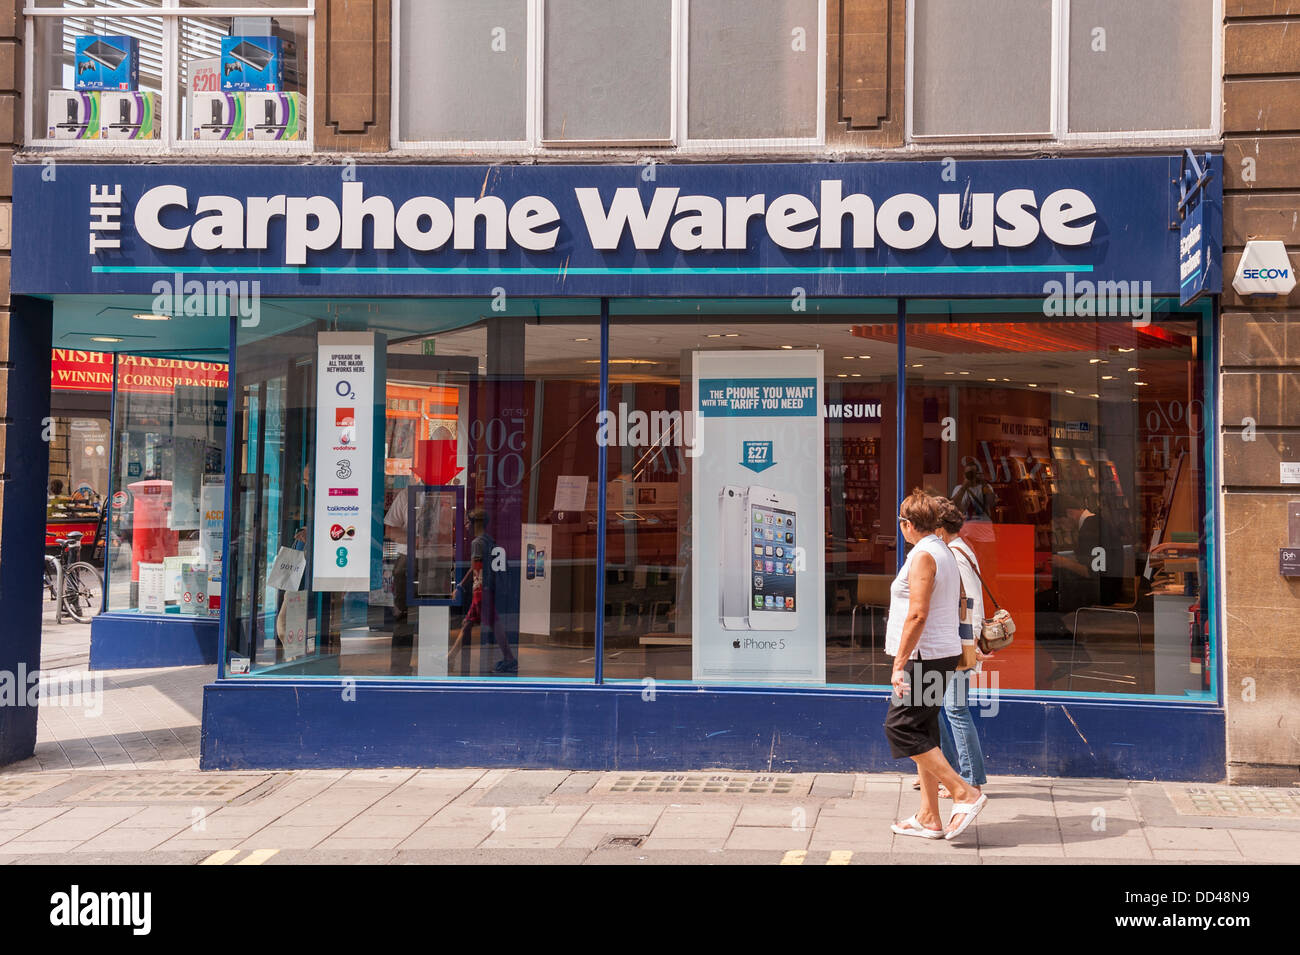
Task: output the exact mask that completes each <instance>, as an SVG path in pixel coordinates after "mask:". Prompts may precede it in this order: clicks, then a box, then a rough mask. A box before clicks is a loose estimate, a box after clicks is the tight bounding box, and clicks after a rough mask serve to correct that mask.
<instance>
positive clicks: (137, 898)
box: [50, 885, 153, 935]
mask: <svg viewBox="0 0 1300 955" xmlns="http://www.w3.org/2000/svg"><path fill="white" fill-rule="evenodd" d="M152 912H153V893H151V892H83V891H81V887H80V886H77V885H74V886H72V888H70V889H69V890H68V891H67V892H55V893H54V894H53V895H51V896H50V924H51V925H57V926H68V927H73V926H79V925H126V926H130V928H131V934H132V935H148V934H149V932H150V930H151V929H152V927H153V915H152Z"/></svg>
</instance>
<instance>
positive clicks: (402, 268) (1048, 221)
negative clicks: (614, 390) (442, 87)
mask: <svg viewBox="0 0 1300 955" xmlns="http://www.w3.org/2000/svg"><path fill="white" fill-rule="evenodd" d="M1180 162H1181V160H1180V157H1178V156H1125V157H1107V158H1069V159H1012V160H962V161H960V162H957V163H956V164H955V165H954V164H953V163H951V162H948V163H944V162H879V163H784V164H764V163H748V164H705V163H697V164H681V165H660V166H657V167H656V171H655V176H654V178H653V179H651V180H649V181H647V180H646V178H645V177H644V173H645V167H644V166H642V165H604V166H556V165H541V166H537V165H533V166H525V165H497V166H455V165H442V166H412V165H399V164H392V165H376V166H349V167H347V168H346V169H343V168H340V167H330V166H324V165H270V164H267V165H255V166H252V165H233V164H220V165H211V166H199V165H182V164H174V165H154V164H150V165H143V164H129V165H128V164H121V165H91V164H76V163H63V162H61V163H60V164H59V167H58V175H57V177H48V179H47V177H45V176H43V175H42V173H43V171H44V169H45V167H43V166H41V165H37V164H19V165H17V166H16V167H15V169H14V179H15V183H14V213H13V218H14V230H15V239H14V252H13V270H12V290H13V291H14V292H15V293H27V294H57V293H69V294H72V293H79V294H114V293H132V294H153V295H158V294H160V293H159V292H158V291H157V290H156V289H157V286H158V285H159V284H160V283H161V284H162V285H163V286H164V287H165V288H171V284H170V283H173V282H174V281H175V276H176V275H177V274H180V275H181V276H183V278H184V279H185V281H186V282H187V283H188V282H189V281H190V280H195V279H197V280H203V281H208V282H214V283H220V282H231V281H256V282H258V283H260V286H259V291H260V294H261V295H264V296H312V297H315V296H340V295H346V296H357V297H362V296H396V295H476V296H477V295H496V294H500V293H501V292H504V293H506V294H526V295H534V296H536V295H557V296H579V295H584V296H585V295H656V296H669V295H726V296H737V295H739V296H782V297H787V296H792V297H795V298H798V297H800V296H808V297H811V296H879V295H925V296H953V295H980V296H1003V295H1042V294H1045V293H1044V285H1045V283H1047V282H1050V281H1059V280H1060V279H1061V278H1062V277H1063V276H1065V275H1066V274H1070V273H1073V274H1075V275H1077V276H1078V277H1079V278H1085V277H1086V278H1087V279H1089V280H1091V281H1097V282H1102V281H1109V282H1115V281H1127V282H1133V281H1144V282H1145V281H1150V282H1151V288H1152V290H1153V292H1154V294H1157V295H1173V294H1177V292H1178V291H1179V286H1180V278H1179V237H1178V234H1177V233H1176V232H1174V231H1172V230H1171V229H1170V228H1169V223H1170V221H1171V219H1173V218H1175V216H1174V206H1175V205H1176V203H1177V201H1178V198H1179V195H1178V191H1177V189H1176V188H1175V186H1174V185H1173V183H1175V182H1176V181H1177V180H1178V179H1179V176H1180ZM1207 168H1208V169H1209V170H1211V172H1212V173H1213V174H1212V175H1210V176H1209V177H1208V178H1207V182H1206V184H1205V185H1204V188H1203V192H1205V194H1206V196H1207V198H1208V199H1209V200H1210V202H1211V203H1212V204H1214V203H1217V202H1218V201H1219V196H1220V194H1221V190H1222V176H1221V168H1222V159H1221V157H1210V158H1209V159H1208V166H1207ZM344 172H346V173H347V175H344ZM1203 230H1204V231H1203V237H1204V239H1205V241H1207V242H1209V243H1211V244H1213V243H1214V242H1217V241H1218V236H1217V227H1216V226H1215V225H1214V224H1213V223H1211V224H1210V225H1209V227H1208V228H1206V227H1203ZM1211 288H1212V286H1211Z"/></svg>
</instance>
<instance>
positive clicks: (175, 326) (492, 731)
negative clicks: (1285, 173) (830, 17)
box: [13, 156, 1224, 779]
mask: <svg viewBox="0 0 1300 955" xmlns="http://www.w3.org/2000/svg"><path fill="white" fill-rule="evenodd" d="M1210 169H1211V170H1212V172H1213V175H1212V177H1211V185H1210V187H1208V188H1209V192H1208V193H1207V194H1205V195H1203V196H1202V198H1201V203H1202V204H1203V208H1202V209H1201V210H1200V213H1199V214H1201V215H1206V224H1205V227H1204V230H1203V231H1204V232H1205V233H1207V234H1208V238H1209V242H1208V244H1209V245H1214V244H1215V243H1217V242H1218V238H1217V235H1215V234H1214V233H1215V229H1214V225H1213V223H1214V221H1215V219H1214V216H1213V214H1212V210H1213V209H1214V208H1215V207H1216V205H1217V203H1218V195H1219V192H1218V190H1219V186H1218V180H1217V176H1218V165H1217V159H1216V160H1213V161H1212V162H1211V165H1210ZM16 175H18V176H19V178H20V180H22V181H23V184H24V185H25V186H27V188H25V189H23V190H21V191H19V195H20V196H25V197H27V198H26V199H25V200H23V199H20V200H19V207H18V209H17V210H16V213H15V228H16V229H18V230H20V231H19V236H20V237H22V238H23V242H22V243H21V244H20V243H19V242H18V241H16V242H15V249H16V251H15V263H14V279H13V282H14V288H15V291H16V292H18V293H20V294H21V295H23V296H28V297H30V298H26V299H19V300H18V302H19V306H17V307H16V309H15V314H16V318H15V320H22V319H21V316H20V315H19V313H18V308H20V307H22V306H23V303H24V302H34V301H35V300H36V299H39V298H45V299H50V300H52V311H53V326H54V340H55V342H56V343H58V342H61V341H63V342H68V343H70V344H69V347H72V343H75V342H76V336H78V335H84V334H88V333H89V332H90V331H92V329H91V327H90V325H89V324H88V321H89V320H90V319H91V318H93V319H94V321H95V322H96V323H98V324H99V325H100V326H101V333H102V326H103V321H104V319H103V317H102V316H103V314H104V310H106V309H113V310H114V314H116V315H120V318H117V319H115V321H116V322H117V325H115V326H114V327H115V328H116V329H117V331H113V332H110V335H111V336H113V337H121V338H124V339H127V342H125V343H124V344H123V345H122V346H121V347H122V348H123V349H126V348H127V347H128V344H129V342H130V339H129V336H130V335H131V334H134V333H136V332H138V330H139V328H141V327H145V326H143V325H141V323H142V322H144V321H146V319H144V318H142V316H146V315H148V316H152V317H153V318H155V319H156V320H155V321H153V323H152V324H150V325H148V328H149V332H148V334H149V335H152V336H156V340H155V341H154V342H153V343H152V346H151V347H150V348H148V349H144V348H141V347H139V345H138V343H137V344H136V345H135V346H133V347H131V351H132V353H133V354H132V358H131V360H132V361H138V360H139V358H140V356H141V355H142V354H144V353H146V352H147V353H150V354H153V355H162V354H163V353H164V352H167V353H169V354H170V355H171V356H173V357H176V356H182V357H187V358H189V359H190V360H196V359H198V358H199V357H200V356H204V357H205V358H206V360H208V361H211V362H214V363H220V364H221V370H220V376H219V377H220V381H218V380H217V377H218V376H217V373H216V372H215V371H213V372H212V380H210V381H206V382H205V383H204V388H205V389H206V390H203V391H202V392H201V393H193V394H190V393H185V394H183V393H182V392H183V389H181V388H176V389H174V390H173V392H172V393H171V394H170V397H169V401H168V407H167V408H166V409H161V408H154V407H152V406H148V405H145V406H142V407H140V408H138V409H132V410H130V411H122V412H121V413H120V414H119V415H118V416H117V418H115V424H114V430H115V434H116V433H117V431H118V430H119V429H122V433H123V434H125V435H129V437H121V436H118V437H115V439H114V441H113V443H112V446H113V448H114V449H115V450H114V453H115V454H116V455H117V457H116V459H115V461H114V462H113V464H112V473H113V475H114V483H113V485H112V488H113V493H114V494H115V495H117V494H120V493H122V492H123V491H126V492H130V494H131V506H132V508H133V519H134V523H133V528H140V527H144V528H151V529H152V530H150V531H148V532H147V533H146V535H145V536H146V538H147V540H146V542H145V544H146V545H148V546H150V547H153V546H155V545H156V549H157V550H158V555H161V559H154V558H155V557H156V556H158V555H154V554H153V552H152V551H150V553H148V554H143V555H142V556H143V559H141V560H137V559H136V556H137V555H136V553H135V549H134V535H133V538H132V542H131V545H130V548H128V545H127V544H126V543H124V542H123V539H122V538H121V537H120V536H119V537H118V538H114V537H113V536H112V531H111V524H110V534H109V538H110V541H112V540H116V541H117V542H118V545H119V550H118V553H117V555H116V556H112V555H110V576H109V607H110V611H111V610H112V609H113V607H114V603H115V601H116V603H117V606H118V607H119V608H121V609H122V610H124V611H126V612H127V613H135V614H136V615H137V617H138V618H139V619H140V620H141V621H144V620H149V621H164V622H165V621H166V618H167V617H168V616H169V614H168V607H167V602H166V594H167V593H168V590H167V582H166V578H167V575H168V574H169V573H175V572H176V571H179V588H180V589H179V593H181V594H182V595H183V594H185V593H187V592H188V593H191V594H192V593H195V592H198V588H199V587H202V588H203V592H204V593H205V594H207V595H209V601H208V604H207V606H208V608H209V609H210V610H212V611H216V612H217V613H219V614H220V616H219V617H214V618H211V619H213V620H217V621H219V627H220V630H219V644H220V648H219V653H218V657H219V674H218V678H217V679H216V681H215V682H214V683H213V684H211V685H210V686H209V687H208V688H207V689H206V692H205V701H204V748H203V765H204V766H205V767H209V768H259V767H290V766H389V765H511V766H564V767H572V768H593V769H595V768H620V769H691V768H701V767H709V766H721V767H730V768H739V769H750V770H762V771H776V770H781V771H796V770H814V769H844V770H849V769H872V768H876V769H879V768H886V767H889V766H892V765H893V763H892V761H891V760H890V759H889V756H888V752H887V748H886V746H885V743H884V737H883V733H882V732H881V729H880V725H881V722H882V720H883V718H884V714H885V712H886V708H887V706H888V697H889V691H888V674H889V668H890V660H889V658H888V657H887V656H886V654H885V653H884V650H883V643H884V632H885V626H886V624H885V611H886V609H887V606H888V603H889V584H890V582H891V581H892V579H893V577H894V574H895V573H896V571H897V569H898V567H899V566H900V564H901V561H902V559H903V557H904V555H905V551H904V548H905V546H906V545H905V542H904V541H903V540H902V537H901V536H900V533H899V529H898V525H897V523H896V514H897V507H898V504H899V501H900V500H901V498H902V497H903V496H905V495H906V494H907V493H909V492H910V491H911V490H912V489H913V488H917V487H920V488H924V489H926V490H928V491H931V492H933V493H936V494H943V495H946V496H949V497H951V498H952V499H953V501H954V502H955V503H956V504H957V505H958V507H959V509H960V510H961V511H962V512H963V514H964V516H965V518H966V526H965V528H964V530H963V537H964V538H965V540H966V541H967V542H968V543H969V544H970V545H971V546H972V548H973V549H974V550H975V552H976V554H977V555H978V557H979V560H980V563H981V566H982V567H983V568H984V576H985V582H986V584H987V587H988V591H989V593H990V595H992V597H993V598H994V599H995V600H996V601H997V602H998V604H999V605H1000V606H1003V607H1005V608H1006V609H1007V610H1009V611H1010V613H1011V614H1012V615H1013V617H1014V619H1015V621H1016V624H1017V633H1016V639H1015V642H1014V643H1013V644H1012V645H1011V646H1009V647H1007V648H1005V649H1004V650H1001V651H999V652H998V653H996V654H995V655H994V656H993V657H992V658H990V659H989V660H988V661H987V662H986V664H985V666H984V669H983V671H982V673H981V674H980V677H979V680H978V681H977V686H978V689H977V693H976V701H975V706H976V709H977V711H978V712H979V713H980V714H981V716H982V717H984V718H983V719H981V720H979V721H978V723H979V728H980V731H981V735H982V737H983V738H984V740H985V748H986V752H987V754H988V759H989V761H990V764H991V765H994V766H998V767H999V768H1000V769H1001V770H1002V771H1006V772H1026V773H1051V774H1061V775H1081V776H1082V775H1088V776H1096V775H1106V776H1118V777H1147V778H1151V777H1163V778H1171V779H1217V778H1221V777H1222V775H1223V768H1224V717H1223V708H1222V687H1221V681H1220V677H1219V674H1220V672H1221V667H1222V659H1221V653H1222V647H1221V630H1220V621H1219V620H1218V612H1219V611H1218V608H1219V604H1218V599H1217V595H1216V583H1217V578H1218V575H1217V573H1216V568H1217V566H1218V563H1217V562H1218V556H1217V550H1216V527H1217V514H1216V508H1215V504H1216V496H1215V495H1216V491H1215V488H1216V486H1217V484H1216V482H1217V475H1216V461H1217V459H1216V457H1215V448H1214V446H1213V439H1212V437H1211V436H1212V435H1213V433H1214V431H1213V423H1214V414H1215V395H1216V391H1217V374H1216V367H1217V366H1216V358H1215V354H1214V341H1215V337H1214V333H1215V327H1216V323H1217V314H1216V312H1215V306H1214V298H1213V295H1214V293H1216V292H1217V291H1218V287H1217V282H1218V276H1217V269H1210V268H1209V266H1210V265H1212V264H1213V263H1212V262H1211V261H1210V259H1208V258H1207V259H1206V260H1205V261H1204V265H1205V266H1206V268H1205V271H1206V272H1207V273H1210V272H1213V274H1212V275H1210V277H1209V280H1208V281H1207V282H1206V283H1205V285H1204V291H1205V293H1206V294H1204V295H1202V296H1201V297H1199V298H1198V299H1196V300H1195V301H1190V300H1189V299H1191V298H1192V296H1190V295H1187V294H1185V293H1186V292H1187V289H1186V288H1185V286H1186V283H1187V282H1189V281H1193V280H1194V277H1193V278H1189V274H1188V272H1187V271H1186V270H1184V269H1181V268H1180V263H1181V262H1182V261H1184V258H1183V257H1181V256H1180V230H1179V228H1178V227H1179V219H1180V215H1179V210H1178V205H1179V198H1180V194H1179V189H1178V181H1179V179H1180V178H1181V176H1182V163H1181V160H1180V158H1179V157H1163V156H1162V157H1117V158H1090V159H1068V160H1066V159H1063V160H1014V161H969V162H966V161H963V162H960V163H955V164H954V163H951V162H948V161H945V162H936V163H920V162H918V163H902V162H892V163H876V164H850V163H846V164H834V165H820V164H792V165H711V166H586V167H522V166H521V167H504V166H494V167H490V168H489V167H445V166H444V167H412V166H372V167H341V168H340V167H334V168H330V167H320V166H316V167H305V166H260V167H236V166H211V167H161V168H160V167H152V168H149V169H147V170H146V169H143V168H141V167H134V166H98V167H76V166H73V167H70V168H67V169H65V168H64V167H61V168H60V173H59V178H60V188H59V190H58V192H57V194H52V195H51V196H49V197H47V198H46V200H44V202H43V206H42V207H43V208H44V209H46V210H47V211H46V213H45V215H47V216H52V217H53V221H54V222H55V228H54V229H52V230H50V233H51V234H49V235H46V234H45V231H46V230H47V229H49V227H48V226H45V227H44V228H43V229H42V230H41V232H40V233H38V232H37V230H36V228H35V225H34V221H33V217H34V208H35V205H34V204H35V201H36V199H35V197H36V196H37V195H39V192H40V190H41V188H42V186H41V183H40V182H39V169H38V168H35V169H34V168H32V167H26V168H20V169H19V170H18V171H17V173H16ZM69 182H71V183H72V185H71V187H69V186H68V185H67V183H69ZM106 197H107V198H106ZM24 202H26V203H28V204H29V205H27V206H24ZM1207 212H1208V213H1210V214H1208V215H1207ZM88 213H89V214H90V218H89V222H90V229H91V234H92V237H98V240H99V241H93V242H92V246H91V247H92V252H91V253H90V255H89V257H87V255H86V254H85V252H84V251H83V249H84V246H83V245H79V246H78V249H77V252H76V253H75V254H73V253H72V252H71V251H69V249H68V248H66V246H68V245H70V243H67V242H66V241H65V240H64V239H63V238H60V236H61V235H70V234H78V235H81V234H84V231H85V229H86V224H87V221H88V219H87V214H88ZM104 222H113V223H115V224H116V225H118V226H120V228H117V229H111V230H106V229H102V228H101V231H99V232H96V228H97V226H96V223H100V224H101V226H102V223H104ZM1184 231H1186V230H1184ZM110 232H111V237H110V241H113V242H115V244H111V245H105V244H104V243H103V241H102V240H103V239H104V238H105V237H106V236H110ZM20 249H21V251H20ZM1182 251H1184V252H1185V248H1184V249H1183V250H1182ZM1214 254H1215V257H1216V258H1217V249H1216V250H1215V253H1214ZM1180 293H1184V294H1180ZM1184 302H1186V304H1183V303H1184ZM32 314H33V315H36V314H38V310H37V309H35V308H33V309H32ZM164 316H165V320H163V317H164ZM33 320H34V319H33ZM125 360H126V358H125V356H123V355H119V357H118V365H119V367H120V366H121V365H122V363H123V362H124V361H125ZM227 385H228V387H227ZM218 399H219V400H218ZM118 400H119V402H120V401H121V400H122V396H121V393H120V391H119V395H118ZM217 405H220V408H219V409H218V407H217ZM119 411H121V409H120V408H119ZM164 411H165V412H166V413H164ZM118 419H120V420H121V423H118ZM164 419H165V420H164ZM128 421H134V422H137V424H135V425H127V424H126V422H128ZM163 432H166V436H165V440H164V438H163V436H162V435H163ZM150 435H154V439H150V437H149V436H150ZM137 436H139V437H138V438H137ZM151 440H152V443H151ZM151 449H152V450H151ZM133 461H136V462H138V463H139V473H138V474H133V473H132V472H131V470H130V468H131V464H132V462H133ZM124 468H125V470H124ZM146 471H147V473H146ZM164 482H170V483H169V484H168V486H167V487H166V488H162V487H161V485H162V484H163V483H164ZM155 483H157V484H158V485H159V486H160V490H158V491H152V490H150V488H151V487H152V486H153V485H154V484H155ZM218 495H219V496H220V508H219V512H220V514H221V517H220V519H219V520H217V521H215V522H207V521H205V516H206V515H208V514H209V513H216V512H217V511H218V508H217V507H216V506H215V505H216V503H217V497H218ZM163 496H169V500H168V501H163V500H161V497H163ZM191 498H193V499H194V500H192V501H191ZM178 500H181V501H182V503H180V504H178V503H177V502H178ZM186 502H188V503H186ZM114 503H116V499H114ZM154 505H156V506H157V509H158V510H159V514H160V515H161V516H159V517H157V518H151V517H149V516H148V515H149V508H150V506H154ZM191 505H192V506H191ZM142 508H143V509H142ZM191 510H192V511H194V516H196V517H197V523H196V524H195V526H193V527H191V526H190V523H193V522H190V521H189V517H190V511H191ZM181 512H184V515H183V516H178V515H180V513H181ZM142 514H143V515H144V516H143V517H142V516H141V515H142ZM114 515H116V512H114ZM111 520H112V518H110V521H111ZM142 521H143V522H144V523H143V524H142V523H141V522H142ZM218 531H219V533H218ZM135 534H137V535H138V534H139V531H138V530H136V531H135ZM150 535H152V536H150ZM154 537H158V538H160V539H159V540H157V541H154V540H153V538H154ZM173 537H175V538H176V539H175V540H174V541H173V540H172V538H173ZM218 538H219V539H220V544H219V545H218V542H217V541H218ZM151 542H152V543H151ZM141 546H145V545H141ZM128 549H129V554H128ZM179 557H185V558H187V559H186V560H185V561H183V562H181V561H178V560H177V558H179ZM168 559H171V560H172V561H173V563H175V564H176V566H175V567H168V564H167V560H168ZM160 576H161V577H162V578H164V579H163V581H162V582H161V583H160V582H159V580H158V578H159V577H160ZM146 577H148V581H146ZM128 581H129V585H128V583H127V582H128ZM115 594H116V595H117V596H116V597H115ZM160 594H161V596H162V598H163V600H162V609H161V611H159V603H158V600H159V596H160ZM212 595H219V596H217V597H216V599H211V597H212ZM146 597H147V600H148V602H149V607H148V609H146V608H145V606H144V602H145V600H146ZM127 613H122V614H119V615H118V616H119V618H121V619H126V618H127ZM179 615H180V612H179V611H176V612H172V613H171V614H170V616H173V617H178V616H179ZM205 622H206V618H205ZM130 633H131V632H130V630H129V629H123V630H122V631H121V634H122V639H123V640H130V639H131V635H130ZM159 633H160V634H162V631H159ZM149 639H153V638H152V637H151V638H149ZM160 639H164V640H165V639H167V637H166V635H165V634H162V636H161V637H160Z"/></svg>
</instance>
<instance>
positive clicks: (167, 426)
mask: <svg viewBox="0 0 1300 955" xmlns="http://www.w3.org/2000/svg"><path fill="white" fill-rule="evenodd" d="M116 375H117V407H116V408H115V409H114V417H113V425H114V434H113V455H114V458H113V475H112V493H111V494H110V496H109V515H108V522H107V523H108V527H107V531H108V600H107V604H106V609H107V610H108V611H109V612H112V613H122V612H138V613H150V614H171V613H175V614H181V615H183V616H200V617H217V616H219V615H220V608H221V599H220V593H221V591H220V584H221V558H222V553H221V525H222V520H223V517H224V513H223V512H224V507H225V467H224V464H223V460H224V457H225V450H226V365H225V363H224V362H207V361H179V360H175V359H170V358H147V357H143V356H135V355H119V356H118V358H117V371H116Z"/></svg>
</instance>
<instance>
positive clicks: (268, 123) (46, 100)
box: [27, 0, 312, 150]
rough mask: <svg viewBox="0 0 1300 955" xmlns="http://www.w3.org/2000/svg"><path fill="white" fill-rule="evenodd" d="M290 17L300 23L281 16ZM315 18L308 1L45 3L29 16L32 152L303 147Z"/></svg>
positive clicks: (307, 137) (104, 0)
mask: <svg viewBox="0 0 1300 955" xmlns="http://www.w3.org/2000/svg"><path fill="white" fill-rule="evenodd" d="M205 8H207V9H217V8H220V9H222V10H223V11H229V10H231V9H232V8H235V9H241V8H246V14H245V15H235V16H215V17H214V16H206V15H204V13H203V10H204V9H205ZM294 8H300V9H301V15H297V16H294V15H289V16H285V15H282V14H283V13H284V11H285V10H286V9H288V10H293V9H294ZM263 11H266V12H263ZM311 12H312V0H287V2H275V3H265V2H260V0H236V2H233V3H227V2H221V0H140V2H131V3H128V2H126V0H101V2H90V0H86V2H80V3H78V2H53V0H45V2H44V3H40V4H38V5H37V6H36V7H35V8H33V10H32V11H31V14H30V15H29V17H28V27H27V30H28V39H29V44H28V47H29V50H30V52H29V56H30V57H31V60H32V63H31V68H32V75H33V78H34V83H35V86H36V88H37V89H38V90H41V91H42V95H40V96H36V97H33V98H32V100H31V102H30V103H29V105H28V122H29V124H30V128H29V135H28V142H36V143H41V144H44V145H54V144H56V143H57V144H58V145H60V146H64V145H72V144H74V143H75V144H81V145H82V146H86V147H89V148H96V149H105V150H108V149H122V148H145V149H148V148H151V147H152V148H159V149H161V148H167V147H169V146H173V145H175V144H177V143H181V142H183V143H186V144H189V143H200V142H202V143H209V142H210V143H218V144H221V145H219V146H217V147H199V148H230V145H231V144H238V145H237V147H236V148H282V149H283V148H289V149H292V148H296V147H294V146H291V145H287V144H291V143H298V144H301V147H302V148H304V149H305V148H307V144H308V143H309V140H310V123H309V121H308V117H309V112H310V110H309V106H310V104H309V82H308V79H309V78H308V64H309V63H310V61H311V49H310V48H311V24H312V18H311ZM268 14H274V15H268ZM254 143H277V144H280V146H278V147H263V146H254V145H253V144H254Z"/></svg>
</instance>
